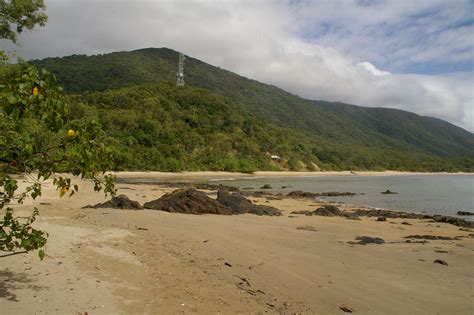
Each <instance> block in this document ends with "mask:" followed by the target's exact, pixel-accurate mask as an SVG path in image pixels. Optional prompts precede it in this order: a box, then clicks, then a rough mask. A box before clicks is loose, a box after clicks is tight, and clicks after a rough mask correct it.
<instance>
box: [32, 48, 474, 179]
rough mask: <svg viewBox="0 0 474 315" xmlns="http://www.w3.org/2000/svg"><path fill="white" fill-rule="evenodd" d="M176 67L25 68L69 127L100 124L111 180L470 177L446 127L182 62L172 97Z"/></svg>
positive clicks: (135, 58)
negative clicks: (332, 174) (38, 76)
mask: <svg viewBox="0 0 474 315" xmlns="http://www.w3.org/2000/svg"><path fill="white" fill-rule="evenodd" d="M177 60H178V53H177V52H175V51H173V50H170V49H166V48H161V49H153V48H149V49H141V50H136V51H132V52H117V53H111V54H104V55H97V56H85V55H73V56H68V57H62V58H46V59H43V60H34V61H32V64H34V65H36V66H38V67H40V68H46V69H48V70H50V71H52V72H53V73H54V74H55V75H56V76H57V78H58V80H59V82H60V84H62V85H63V87H64V89H65V91H66V92H67V93H68V94H69V96H70V99H71V114H72V116H73V117H74V118H83V117H89V118H94V119H96V120H97V121H98V122H100V124H101V125H102V126H103V128H104V130H105V131H106V133H107V135H108V140H107V144H108V145H109V146H110V147H111V148H112V149H113V151H114V152H115V158H114V168H115V169H117V170H158V171H182V170H225V171H243V172H251V171H254V170H288V169H289V170H320V169H321V170H347V169H351V170H387V169H390V170H403V171H432V172H437V171H472V170H474V136H473V135H472V133H470V132H468V131H465V130H463V129H461V128H459V127H456V126H454V125H452V124H449V123H447V122H445V121H442V120H439V119H435V118H431V117H422V116H419V115H416V114H413V113H409V112H405V111H401V110H394V109H386V108H366V107H360V106H354V105H348V104H342V103H330V102H324V101H310V100H305V99H303V98H300V97H297V96H295V95H292V94H290V93H287V92H285V91H283V90H281V89H279V88H276V87H274V86H271V85H267V84H263V83H259V82H257V81H255V80H250V79H247V78H244V77H242V76H239V75H237V74H234V73H232V72H229V71H226V70H223V69H220V68H218V67H213V66H211V65H209V64H206V63H204V62H202V61H199V60H197V59H194V58H191V57H187V58H186V70H185V72H186V84H187V85H186V86H185V87H183V88H177V87H175V85H174V80H175V74H176V65H177ZM272 155H277V156H279V157H281V159H278V160H275V159H271V156H272Z"/></svg>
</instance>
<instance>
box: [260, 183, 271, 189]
mask: <svg viewBox="0 0 474 315" xmlns="http://www.w3.org/2000/svg"><path fill="white" fill-rule="evenodd" d="M260 189H273V187H272V186H271V185H270V184H265V185H263V186H262V187H260Z"/></svg>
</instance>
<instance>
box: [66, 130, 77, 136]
mask: <svg viewBox="0 0 474 315" xmlns="http://www.w3.org/2000/svg"><path fill="white" fill-rule="evenodd" d="M75 135H76V132H75V131H74V130H72V129H69V130H68V131H67V136H68V137H69V138H72V137H74V136H75Z"/></svg>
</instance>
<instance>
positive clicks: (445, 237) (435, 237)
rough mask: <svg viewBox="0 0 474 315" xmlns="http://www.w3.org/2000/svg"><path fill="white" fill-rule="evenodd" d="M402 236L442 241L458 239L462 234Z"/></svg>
mask: <svg viewBox="0 0 474 315" xmlns="http://www.w3.org/2000/svg"><path fill="white" fill-rule="evenodd" d="M404 238H414V239H419V240H435V241H436V240H443V241H458V240H460V239H461V238H462V236H455V237H449V236H438V235H419V234H416V235H408V236H405V237H404Z"/></svg>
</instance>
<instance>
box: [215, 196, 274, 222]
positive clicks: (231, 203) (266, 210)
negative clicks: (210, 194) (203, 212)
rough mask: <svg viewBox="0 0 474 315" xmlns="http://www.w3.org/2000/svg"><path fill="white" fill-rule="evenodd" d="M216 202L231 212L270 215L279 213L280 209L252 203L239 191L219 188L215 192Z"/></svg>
mask: <svg viewBox="0 0 474 315" xmlns="http://www.w3.org/2000/svg"><path fill="white" fill-rule="evenodd" d="M217 202H219V203H221V204H222V205H224V206H226V207H228V208H230V209H231V210H232V214H243V213H252V214H256V215H270V216H279V215H281V212H280V210H278V209H276V208H274V207H270V206H264V205H256V204H253V203H252V202H251V201H250V200H248V199H247V198H245V197H244V196H242V195H241V194H240V193H230V192H228V191H226V190H219V191H218V192H217Z"/></svg>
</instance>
